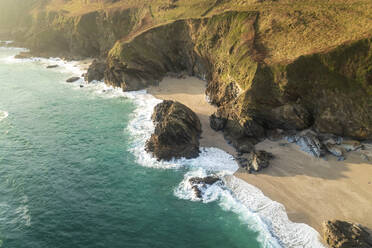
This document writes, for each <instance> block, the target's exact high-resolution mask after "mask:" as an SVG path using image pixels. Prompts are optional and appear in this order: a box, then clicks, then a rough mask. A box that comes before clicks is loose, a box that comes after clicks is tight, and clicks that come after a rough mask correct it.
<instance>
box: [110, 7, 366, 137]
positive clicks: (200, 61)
mask: <svg viewBox="0 0 372 248" xmlns="http://www.w3.org/2000/svg"><path fill="white" fill-rule="evenodd" d="M257 19H258V14H257V13H254V12H229V13H224V14H222V15H218V16H214V17H211V18H201V19H187V20H182V21H176V22H174V23H171V24H167V25H163V26H161V27H157V28H153V29H151V30H149V31H147V32H144V33H142V34H140V35H138V36H136V37H135V38H133V39H132V40H130V41H125V42H118V43H117V44H116V45H115V46H114V48H113V49H112V50H111V51H110V53H109V56H108V59H107V64H108V67H107V70H106V75H105V76H106V82H107V83H108V84H111V85H114V86H117V87H122V88H123V89H124V90H138V89H142V88H145V87H147V86H148V85H151V84H156V83H157V82H158V81H160V80H161V79H162V78H163V77H164V76H165V75H166V73H168V72H173V73H180V72H183V71H185V72H187V73H188V74H189V75H193V76H197V77H200V78H202V79H205V80H206V81H207V82H208V88H207V95H208V96H209V99H210V100H211V102H212V103H214V104H216V105H217V106H219V113H218V115H219V117H221V118H223V119H226V120H227V122H226V123H227V124H226V126H225V127H224V129H225V132H226V134H227V136H228V137H230V138H231V139H233V140H245V139H249V138H253V139H254V138H260V137H262V136H264V135H265V131H264V130H267V129H275V128H281V129H286V130H291V129H297V130H301V129H304V128H307V127H310V126H313V125H314V127H315V128H317V129H318V130H319V131H320V132H330V133H335V134H338V135H342V136H351V137H355V138H358V139H371V138H372V118H371V115H370V113H371V112H372V105H371V104H372V97H371V96H372V84H371V72H372V71H371V69H372V57H371V55H372V45H371V44H372V42H371V39H363V40H360V41H358V42H354V43H351V44H348V45H342V46H340V47H337V48H336V49H332V50H330V51H327V52H324V53H317V54H313V55H308V56H302V57H300V58H298V59H296V60H294V61H291V62H288V63H272V64H267V63H265V62H264V60H263V58H264V56H265V55H264V54H262V50H261V47H260V44H258V42H257V39H256V36H257V33H256V29H255V26H256V22H257ZM238 142H239V141H238Z"/></svg>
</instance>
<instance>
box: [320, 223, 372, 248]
mask: <svg viewBox="0 0 372 248" xmlns="http://www.w3.org/2000/svg"><path fill="white" fill-rule="evenodd" d="M323 238H324V240H325V242H326V243H327V244H328V245H329V246H330V247H331V248H372V237H371V235H370V234H369V233H368V232H367V231H366V230H365V229H364V228H363V227H361V226H359V225H357V224H354V223H350V222H346V221H340V220H333V221H327V222H324V223H323Z"/></svg>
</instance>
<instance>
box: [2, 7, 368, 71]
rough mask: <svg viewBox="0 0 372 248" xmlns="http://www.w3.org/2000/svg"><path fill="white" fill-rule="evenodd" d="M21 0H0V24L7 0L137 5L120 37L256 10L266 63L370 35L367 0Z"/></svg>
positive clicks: (76, 11) (82, 10)
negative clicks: (132, 20) (135, 21)
mask: <svg viewBox="0 0 372 248" xmlns="http://www.w3.org/2000/svg"><path fill="white" fill-rule="evenodd" d="M24 1H25V0H2V2H1V3H0V7H2V8H0V16H1V14H2V12H1V11H3V12H4V14H3V17H0V27H1V24H2V22H4V20H2V18H3V19H4V18H5V16H6V15H5V14H6V10H7V9H8V10H9V8H10V7H9V6H11V8H10V9H12V11H13V12H14V11H16V12H17V10H16V9H17V6H18V12H19V13H24V12H25V9H27V12H29V13H30V14H32V16H37V15H38V14H40V13H45V12H57V13H59V14H62V15H64V16H66V17H71V18H78V17H79V16H82V15H85V14H88V13H91V12H96V11H98V12H102V13H105V14H106V15H110V13H112V12H115V11H122V10H126V9H138V10H140V11H138V16H137V17H134V18H136V19H139V20H140V21H139V23H141V25H138V26H137V27H136V28H135V29H133V30H132V31H131V32H130V34H129V35H127V36H126V37H122V39H123V40H126V39H130V38H132V37H135V36H136V35H138V34H140V33H142V32H143V31H145V30H148V29H151V28H153V27H156V26H159V25H162V24H165V23H169V22H173V21H176V20H180V19H188V18H202V17H208V16H212V15H216V14H220V13H223V12H227V11H251V12H258V13H259V17H258V20H257V23H256V33H257V36H256V37H257V39H256V43H257V45H258V47H261V48H262V51H261V53H262V54H264V55H265V56H264V62H266V63H268V64H272V63H285V62H288V61H292V60H294V59H296V58H297V57H299V56H301V55H307V54H312V53H316V52H325V51H329V50H330V49H332V48H334V47H337V46H339V45H341V44H344V43H349V42H352V41H355V40H359V39H362V38H364V37H370V36H371V35H372V1H371V0H141V1H139V0H27V5H26V4H24ZM12 5H13V6H12ZM15 5H17V6H15ZM4 6H5V7H4ZM20 9H22V11H20ZM8 12H9V11H8ZM8 15H9V14H8ZM22 15H23V14H22ZM131 18H133V17H131ZM123 28H124V27H123Z"/></svg>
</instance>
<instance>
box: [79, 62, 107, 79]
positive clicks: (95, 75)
mask: <svg viewBox="0 0 372 248" xmlns="http://www.w3.org/2000/svg"><path fill="white" fill-rule="evenodd" d="M105 70H106V63H105V62H102V61H98V60H96V59H95V60H93V62H92V64H91V65H90V66H89V68H88V71H87V73H86V74H85V75H84V78H85V80H86V81H87V82H88V83H90V82H92V81H94V80H96V81H101V80H103V78H104V77H105Z"/></svg>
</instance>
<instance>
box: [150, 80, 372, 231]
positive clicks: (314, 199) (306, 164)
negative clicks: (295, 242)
mask: <svg viewBox="0 0 372 248" xmlns="http://www.w3.org/2000/svg"><path fill="white" fill-rule="evenodd" d="M148 92H149V93H150V94H153V95H154V96H156V97H158V98H160V99H164V100H176V101H179V102H181V103H183V104H185V105H186V106H188V107H189V108H191V109H192V110H193V111H194V112H196V113H197V114H198V116H199V118H200V120H201V122H202V126H203V134H202V139H201V145H202V146H204V147H217V148H220V149H223V150H225V151H226V152H228V153H230V154H232V155H236V154H235V150H234V148H233V147H231V146H230V145H228V144H227V143H226V141H225V140H224V138H223V135H222V133H221V132H215V131H214V130H212V129H211V128H210V125H209V119H208V118H209V116H210V115H211V114H212V113H213V112H214V111H215V110H216V108H215V107H214V106H212V105H210V104H209V103H208V102H207V101H206V98H205V94H204V92H205V82H203V81H201V80H199V79H196V78H192V77H188V78H186V79H175V78H165V79H164V80H163V81H162V82H161V83H160V85H159V86H154V87H151V88H149V89H148ZM283 143H285V145H284V146H283V145H280V144H283ZM256 149H260V150H266V151H268V152H271V153H273V154H274V155H275V159H274V160H273V161H272V163H271V165H270V167H269V168H267V169H266V170H264V171H263V172H260V173H259V174H248V173H245V172H241V171H238V172H237V173H236V176H237V177H239V178H241V179H243V180H245V181H246V182H248V183H249V184H252V185H255V186H256V187H258V188H259V189H261V190H262V191H263V193H264V194H265V195H266V196H268V197H269V198H271V199H272V200H275V201H278V202H280V203H282V204H283V205H284V206H285V207H286V209H287V212H288V215H289V218H290V219H291V220H292V221H294V222H301V223H306V224H309V225H310V226H312V227H314V228H315V229H316V230H318V231H321V230H320V228H321V223H322V222H323V221H325V220H330V219H341V220H347V221H353V222H357V223H360V224H362V225H365V226H367V227H369V228H372V164H371V162H369V163H367V162H366V161H364V160H362V159H361V157H360V152H352V153H348V155H347V160H345V161H343V162H339V161H337V160H336V159H335V158H334V157H332V156H329V157H327V160H324V159H317V158H314V157H312V156H310V155H308V154H307V153H305V152H303V151H301V150H300V149H299V147H298V146H297V145H295V144H289V143H287V142H286V141H280V142H271V141H268V140H265V141H264V142H261V143H260V144H258V145H257V146H256ZM369 151H370V154H369V156H370V157H371V158H372V152H371V151H372V147H370V148H369ZM365 152H368V151H365Z"/></svg>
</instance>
